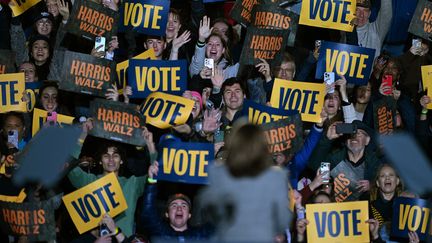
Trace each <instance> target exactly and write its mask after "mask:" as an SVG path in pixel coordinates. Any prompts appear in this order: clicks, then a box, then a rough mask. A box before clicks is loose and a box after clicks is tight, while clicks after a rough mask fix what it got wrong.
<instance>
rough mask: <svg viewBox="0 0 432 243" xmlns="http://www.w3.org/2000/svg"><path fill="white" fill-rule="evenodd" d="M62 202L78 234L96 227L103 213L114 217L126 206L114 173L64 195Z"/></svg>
mask: <svg viewBox="0 0 432 243" xmlns="http://www.w3.org/2000/svg"><path fill="white" fill-rule="evenodd" d="M63 202H64V204H65V206H66V208H67V210H68V212H69V215H70V216H71V218H72V221H73V222H74V224H75V226H76V227H77V229H78V231H79V232H80V234H82V233H83V232H86V231H88V230H90V229H92V228H94V227H96V226H97V225H98V224H99V222H100V220H101V218H102V216H103V215H104V214H105V213H108V212H109V215H110V216H111V217H115V216H116V215H118V214H119V213H121V212H123V211H124V210H126V208H127V203H126V200H125V198H124V195H123V191H122V189H121V187H120V184H119V182H118V179H117V177H116V175H114V173H110V174H108V175H106V176H104V177H102V178H100V179H98V180H97V181H94V182H92V183H90V184H88V185H87V186H85V187H82V188H80V189H78V190H76V191H74V192H72V193H70V194H68V195H66V196H64V197H63Z"/></svg>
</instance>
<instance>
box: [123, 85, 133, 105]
mask: <svg viewBox="0 0 432 243" xmlns="http://www.w3.org/2000/svg"><path fill="white" fill-rule="evenodd" d="M131 95H132V87H131V86H129V85H127V86H126V87H125V88H124V89H123V98H124V103H126V104H129V97H130V96H131Z"/></svg>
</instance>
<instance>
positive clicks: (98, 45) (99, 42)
mask: <svg viewBox="0 0 432 243" xmlns="http://www.w3.org/2000/svg"><path fill="white" fill-rule="evenodd" d="M94 49H95V50H96V53H99V52H103V53H104V54H103V55H102V56H101V57H104V56H105V50H106V39H105V37H103V36H96V39H95V45H94Z"/></svg>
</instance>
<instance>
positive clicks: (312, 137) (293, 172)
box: [287, 126, 323, 188]
mask: <svg viewBox="0 0 432 243" xmlns="http://www.w3.org/2000/svg"><path fill="white" fill-rule="evenodd" d="M322 131H323V129H322V128H321V129H319V128H316V127H315V126H313V127H312V129H311V130H310V133H309V135H308V136H307V137H306V139H305V141H304V144H303V146H302V148H301V149H300V150H299V151H298V152H297V153H296V154H295V155H294V158H293V159H292V161H291V162H290V163H289V164H288V165H287V168H288V169H289V171H290V183H291V186H292V187H293V188H297V181H298V177H299V175H300V174H301V173H302V171H303V170H304V169H305V168H306V166H307V162H308V161H309V158H310V156H311V154H312V151H313V150H314V148H315V147H316V145H317V144H318V142H319V140H320V138H321V134H322Z"/></svg>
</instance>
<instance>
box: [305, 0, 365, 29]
mask: <svg viewBox="0 0 432 243" xmlns="http://www.w3.org/2000/svg"><path fill="white" fill-rule="evenodd" d="M356 1H357V0H303V1H302V6H301V12H300V24H303V25H309V26H314V27H322V28H328V29H335V30H342V31H348V32H352V31H353V29H354V25H351V24H350V22H351V21H352V20H353V19H354V14H355V12H356Z"/></svg>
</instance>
